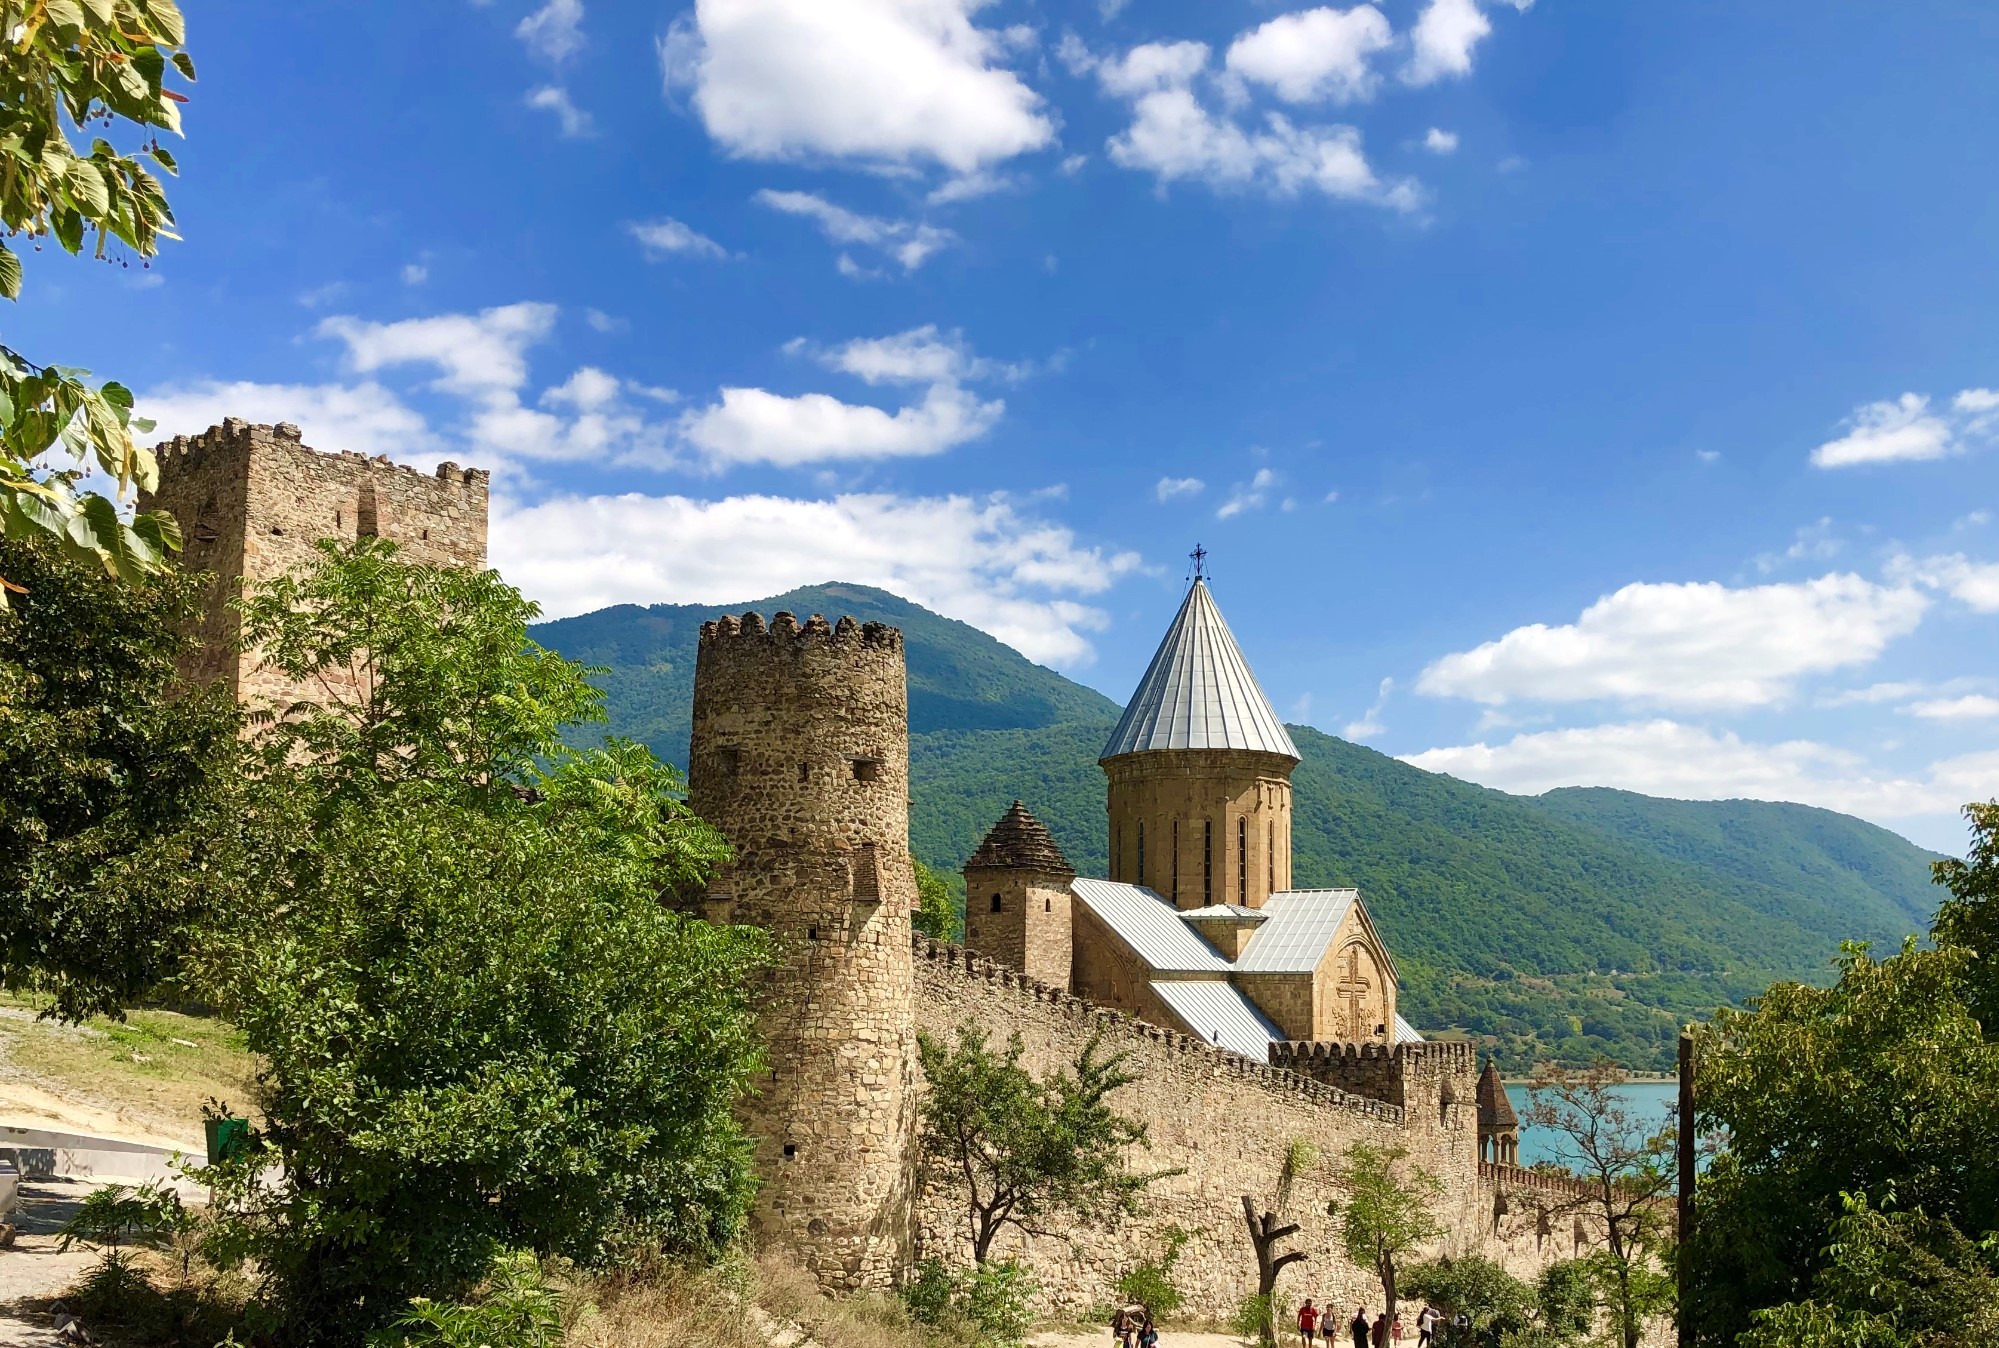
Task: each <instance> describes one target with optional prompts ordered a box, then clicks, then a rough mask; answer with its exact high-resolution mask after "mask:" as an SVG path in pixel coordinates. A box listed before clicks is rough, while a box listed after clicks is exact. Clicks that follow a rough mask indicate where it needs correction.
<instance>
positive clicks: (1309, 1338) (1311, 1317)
mask: <svg viewBox="0 0 1999 1348" xmlns="http://www.w3.org/2000/svg"><path fill="white" fill-rule="evenodd" d="M1318 1341H1319V1308H1318V1307H1317V1306H1314V1305H1313V1304H1312V1298H1310V1297H1306V1298H1305V1304H1304V1305H1302V1306H1300V1307H1299V1308H1298V1342H1300V1343H1303V1344H1307V1345H1309V1344H1314V1343H1317V1342H1318Z"/></svg>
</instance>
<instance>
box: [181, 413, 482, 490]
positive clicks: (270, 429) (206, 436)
mask: <svg viewBox="0 0 1999 1348" xmlns="http://www.w3.org/2000/svg"><path fill="white" fill-rule="evenodd" d="M267 447H268V448H283V449H288V450H291V451H292V452H294V453H300V454H311V455H314V456H315V457H317V458H320V459H326V460H332V461H335V462H345V463H347V464H351V465H354V466H357V467H360V468H362V469H364V471H365V470H375V471H379V472H394V473H401V474H404V475H406V476H408V477H411V478H422V477H424V476H425V475H424V474H423V473H421V472H419V471H418V470H417V469H415V468H412V467H411V466H410V465H408V464H406V463H395V462H393V461H391V460H390V458H389V456H388V455H386V454H377V455H376V456H374V457H373V458H369V457H368V456H367V455H366V454H362V453H359V452H357V451H355V450H351V449H342V450H334V451H327V450H319V449H314V448H313V447H312V446H311V445H308V444H306V443H305V440H304V433H303V432H301V431H300V430H299V428H298V427H297V426H294V425H293V424H292V423H291V422H289V421H280V422H278V423H276V424H275V425H266V424H262V423H258V422H249V421H245V420H243V419H242V418H241V417H224V418H223V419H222V422H221V424H220V425H216V426H210V427H209V428H208V429H207V430H205V431H197V432H196V433H195V434H193V435H176V436H174V437H173V438H172V439H169V440H163V441H161V442H160V443H159V444H157V445H155V446H153V456H154V457H155V458H156V459H157V460H159V463H160V469H161V471H162V472H163V473H164V472H167V471H169V470H170V469H175V470H178V469H185V468H193V467H197V466H199V465H201V464H202V463H204V462H205V461H207V460H209V459H211V458H217V457H223V456H236V457H247V456H248V455H249V454H251V453H252V452H254V451H255V450H257V449H260V448H267ZM430 476H432V477H434V478H435V479H436V480H437V481H438V482H440V483H442V484H444V485H445V486H447V487H467V486H474V485H479V484H483V483H485V482H486V481H487V480H488V479H489V478H490V477H491V476H492V475H491V474H490V473H488V472H487V471H486V470H485V469H483V468H461V467H459V466H458V465H457V464H455V463H451V462H449V461H447V462H444V463H440V464H439V465H437V471H436V472H435V473H433V474H431V475H430Z"/></svg>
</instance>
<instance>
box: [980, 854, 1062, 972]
mask: <svg viewBox="0 0 1999 1348" xmlns="http://www.w3.org/2000/svg"><path fill="white" fill-rule="evenodd" d="M1072 878H1073V877H1071V876H1067V875H1057V874H1053V873H1050V872H1046V871H1030V870H1021V869H1018V868H1005V869H1001V868H996V867H995V868H974V867H971V866H967V867H966V868H965V945H966V946H967V947H968V948H970V949H972V950H976V951H978V952H979V953H980V954H982V955H986V956H989V957H990V958H992V959H995V960H998V961H999V962H1000V963H1001V964H1004V965H1006V966H1007V967H1009V968H1013V969H1019V970H1021V971H1023V972H1024V973H1026V974H1027V976H1028V977H1029V978H1033V979H1038V980H1039V981H1041V982H1043V983H1048V984H1051V985H1052V986H1055V987H1059V988H1067V987H1068V986H1069V974H1070V966H1071V963H1072V961H1073V958H1074V957H1073V953H1072V952H1073V950H1074V948H1075V931H1074V919H1073V917H1072V909H1073V907H1074V905H1075V899H1074V897H1073V896H1072V895H1071V894H1070V892H1069V881H1070V880H1071V879H1072Z"/></svg>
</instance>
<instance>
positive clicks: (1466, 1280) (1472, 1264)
mask: <svg viewBox="0 0 1999 1348" xmlns="http://www.w3.org/2000/svg"><path fill="white" fill-rule="evenodd" d="M1402 1289H1403V1290H1404V1291H1405V1292H1407V1293H1408V1294H1409V1297H1410V1299H1411V1300H1415V1301H1425V1302H1428V1303H1429V1304H1430V1305H1432V1306H1435V1307H1437V1309H1439V1310H1441V1311H1443V1312H1444V1313H1445V1314H1446V1315H1449V1316H1457V1315H1462V1316H1464V1317H1465V1319H1466V1320H1467V1321H1469V1322H1470V1326H1471V1332H1472V1338H1473V1339H1474V1340H1475V1341H1476V1342H1477V1343H1478V1344H1480V1345H1481V1346H1482V1348H1497V1345H1498V1344H1499V1342H1500V1340H1501V1339H1502V1338H1504V1337H1505V1336H1506V1335H1508V1334H1515V1333H1519V1332H1520V1331H1521V1330H1524V1329H1525V1328H1526V1327H1527V1324H1528V1318H1529V1315H1530V1314H1531V1313H1532V1310H1533V1308H1534V1292H1533V1290H1532V1289H1531V1288H1529V1287H1528V1286H1527V1284H1526V1283H1524V1282H1522V1281H1520V1279H1518V1278H1516V1277H1514V1276H1513V1275H1512V1274H1511V1273H1508V1272H1507V1271H1506V1270H1505V1269H1504V1268H1503V1267H1501V1266H1500V1265H1499V1264H1497V1263H1495V1262H1494V1261H1493V1260H1490V1259H1486V1258H1482V1257H1480V1256H1478V1255H1464V1256H1461V1257H1459V1258H1456V1259H1432V1260H1426V1261H1425V1262H1423V1263H1420V1264H1411V1265H1410V1266H1409V1267H1408V1268H1407V1269H1405V1270H1403V1272H1402Z"/></svg>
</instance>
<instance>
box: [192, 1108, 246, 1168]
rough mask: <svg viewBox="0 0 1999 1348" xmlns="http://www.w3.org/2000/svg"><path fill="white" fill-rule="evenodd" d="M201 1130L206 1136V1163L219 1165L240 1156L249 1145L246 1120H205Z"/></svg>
mask: <svg viewBox="0 0 1999 1348" xmlns="http://www.w3.org/2000/svg"><path fill="white" fill-rule="evenodd" d="M202 1129H203V1131H204V1132H206V1133H207V1135H208V1163H209V1164H210V1165H220V1164H221V1163H222V1162H224V1161H226V1160H228V1159H229V1158H230V1157H232V1156H236V1155H238V1154H240V1153H241V1152H242V1150H243V1148H244V1147H246V1146H248V1145H249V1143H250V1121H249V1120H248V1119H207V1120H204V1121H203V1124H202Z"/></svg>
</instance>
